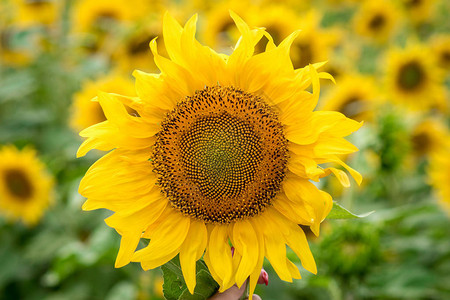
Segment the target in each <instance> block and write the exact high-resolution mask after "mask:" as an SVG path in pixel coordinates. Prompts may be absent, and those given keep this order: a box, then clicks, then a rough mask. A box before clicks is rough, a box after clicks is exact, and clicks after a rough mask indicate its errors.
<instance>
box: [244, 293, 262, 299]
mask: <svg viewBox="0 0 450 300" xmlns="http://www.w3.org/2000/svg"><path fill="white" fill-rule="evenodd" d="M252 299H253V300H262V299H261V297H260V296H258V295H255V294H253V298H252ZM245 300H248V298H245Z"/></svg>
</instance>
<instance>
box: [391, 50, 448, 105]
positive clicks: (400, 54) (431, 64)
mask: <svg viewBox="0 0 450 300" xmlns="http://www.w3.org/2000/svg"><path fill="white" fill-rule="evenodd" d="M386 68H387V70H386V88H387V92H388V93H389V94H390V96H391V99H392V100H393V101H395V102H397V103H399V104H402V105H403V106H405V107H408V108H410V109H412V110H420V111H423V110H428V109H439V110H441V111H445V110H446V109H447V103H446V99H445V90H444V88H443V84H442V83H443V80H444V76H443V75H444V74H443V72H442V70H441V69H440V68H439V67H438V65H437V63H436V60H435V57H434V56H433V55H432V53H431V50H430V48H429V47H426V46H424V45H420V44H411V45H409V46H408V47H406V48H405V49H392V50H390V51H389V53H388V57H387V65H386Z"/></svg>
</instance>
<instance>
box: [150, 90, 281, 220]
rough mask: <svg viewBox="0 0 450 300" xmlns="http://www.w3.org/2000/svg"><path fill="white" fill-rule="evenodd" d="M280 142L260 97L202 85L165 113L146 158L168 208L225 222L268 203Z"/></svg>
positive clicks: (276, 180)
mask: <svg viewBox="0 0 450 300" xmlns="http://www.w3.org/2000/svg"><path fill="white" fill-rule="evenodd" d="M286 144H287V141H286V139H285V137H284V134H283V128H282V125H281V123H280V122H279V121H278V119H277V116H276V114H275V113H274V112H273V111H272V109H271V108H270V106H268V105H267V104H265V103H264V102H263V101H262V99H261V98H259V97H257V96H254V95H252V94H248V93H244V92H242V91H240V90H236V89H234V88H232V87H221V86H215V87H206V88H205V89H203V90H201V91H197V92H196V93H195V95H194V96H192V97H187V98H186V99H184V100H183V101H181V102H180V103H179V104H178V105H177V107H176V108H175V109H174V110H173V111H172V112H170V113H169V114H168V115H167V117H166V119H165V120H164V122H163V123H162V129H161V131H160V132H159V133H158V134H157V140H156V143H155V149H154V157H153V163H154V167H155V171H156V173H157V174H158V178H159V184H160V186H161V188H162V190H163V192H164V193H165V194H166V196H167V197H168V198H169V200H170V202H171V204H172V206H173V207H174V208H176V209H178V210H179V211H181V212H182V213H183V214H185V215H189V216H191V217H193V218H196V219H199V220H203V221H205V222H207V223H230V222H232V221H235V220H239V219H243V218H246V217H250V216H254V215H257V214H259V213H260V212H262V211H263V210H264V209H265V207H267V206H268V205H270V204H271V202H272V199H273V197H274V196H275V195H276V193H277V191H278V190H279V188H280V185H281V182H282V180H283V178H284V172H285V165H286V160H287V150H286Z"/></svg>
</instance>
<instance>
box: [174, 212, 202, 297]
mask: <svg viewBox="0 0 450 300" xmlns="http://www.w3.org/2000/svg"><path fill="white" fill-rule="evenodd" d="M207 241H208V236H207V232H206V226H205V224H204V223H203V222H201V221H192V222H191V225H190V228H189V232H188V234H187V236H186V239H185V241H184V243H183V244H182V245H181V248H180V264H181V270H182V272H183V277H184V280H185V282H186V285H187V287H188V289H189V292H190V293H191V294H194V288H195V284H196V278H195V265H196V261H197V260H199V259H200V258H201V257H202V255H203V252H204V251H205V248H206V243H207Z"/></svg>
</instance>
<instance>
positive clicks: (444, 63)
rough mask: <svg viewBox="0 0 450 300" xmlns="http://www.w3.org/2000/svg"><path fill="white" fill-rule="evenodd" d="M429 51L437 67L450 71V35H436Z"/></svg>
mask: <svg viewBox="0 0 450 300" xmlns="http://www.w3.org/2000/svg"><path fill="white" fill-rule="evenodd" d="M430 44H431V49H432V50H433V53H434V55H435V57H436V60H437V62H438V65H439V67H441V68H444V69H446V70H447V71H449V70H450V34H445V35H444V34H443V35H436V36H434V37H433V38H432V40H431V42H430Z"/></svg>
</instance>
